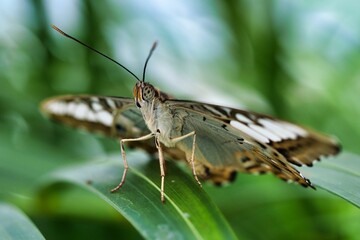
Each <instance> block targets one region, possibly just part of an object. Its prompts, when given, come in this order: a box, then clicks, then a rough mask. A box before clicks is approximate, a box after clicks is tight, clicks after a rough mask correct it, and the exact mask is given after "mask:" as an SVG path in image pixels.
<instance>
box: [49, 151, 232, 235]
mask: <svg viewBox="0 0 360 240" xmlns="http://www.w3.org/2000/svg"><path fill="white" fill-rule="evenodd" d="M128 162H129V164H130V170H129V172H128V174H127V177H126V183H125V184H124V185H123V187H122V188H121V189H120V190H119V191H118V192H116V193H110V189H112V188H113V187H114V186H116V185H117V184H118V183H119V181H120V178H121V175H122V171H123V167H122V164H121V163H122V161H121V157H120V155H116V159H114V161H98V162H92V163H86V164H84V165H80V166H77V167H72V168H68V169H64V170H60V171H57V172H55V173H53V174H51V175H50V176H49V177H48V178H47V179H45V181H44V183H45V188H44V189H43V193H45V195H46V192H47V191H46V190H47V189H49V188H51V186H52V185H53V184H57V183H64V182H65V183H70V184H74V185H78V186H80V187H82V188H84V189H87V190H89V191H91V192H93V193H95V194H96V195H98V196H99V197H100V198H102V199H103V200H105V201H106V202H107V203H108V204H110V205H111V206H112V207H114V208H115V209H116V210H117V211H118V212H119V213H121V214H122V215H123V216H124V217H125V218H127V219H128V220H129V221H130V222H131V223H132V224H133V226H134V227H135V228H136V229H137V230H138V231H139V233H140V234H141V235H142V236H144V237H145V238H146V239H236V236H235V234H234V233H233V231H232V230H231V228H230V227H229V225H228V223H227V222H226V221H225V220H224V217H223V216H222V214H221V213H220V211H219V210H218V208H217V207H216V206H215V204H214V203H213V202H212V201H211V200H210V198H209V197H208V195H207V194H206V193H205V192H204V191H203V190H202V189H201V188H200V186H199V185H198V184H197V183H196V181H195V180H194V179H193V177H192V176H190V175H187V174H185V173H184V172H183V171H182V170H181V169H180V168H179V167H176V166H175V165H174V163H173V162H166V169H167V175H166V177H165V194H166V202H165V204H163V203H162V202H161V201H160V189H159V183H160V174H159V171H160V170H159V163H158V161H157V160H154V161H150V162H149V161H146V160H145V157H144V156H141V155H138V154H137V155H134V154H129V156H128Z"/></svg>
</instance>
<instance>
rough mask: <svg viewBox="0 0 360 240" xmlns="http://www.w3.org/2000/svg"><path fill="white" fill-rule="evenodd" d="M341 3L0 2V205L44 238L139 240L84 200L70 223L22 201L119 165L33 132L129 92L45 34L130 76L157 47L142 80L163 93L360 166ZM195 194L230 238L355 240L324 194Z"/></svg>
mask: <svg viewBox="0 0 360 240" xmlns="http://www.w3.org/2000/svg"><path fill="white" fill-rule="evenodd" d="M344 3H345V2H343V1H339V0H337V1H335V0H332V1H326V2H325V1H317V2H309V1H307V2H294V1H290V0H276V1H275V0H274V1H265V0H264V1H250V0H241V1H234V0H230V1H206V2H205V1H201V2H194V1H189V0H186V1H182V2H176V3H175V2H166V1H149V2H146V3H144V2H143V1H139V0H135V1H130V0H129V1H101V2H96V1H84V2H81V1H69V0H67V1H59V0H58V1H46V2H45V1H35V0H33V1H21V0H17V1H10V0H5V1H1V3H0V84H1V85H0V86H1V91H0V111H1V116H0V133H1V135H0V156H1V159H0V200H2V201H7V202H12V203H14V204H16V205H17V206H19V207H21V208H22V209H23V210H24V211H25V212H26V213H27V214H29V216H30V217H31V218H32V220H33V221H34V223H35V224H36V225H37V226H38V228H39V229H40V231H41V232H42V233H43V234H44V236H45V237H46V238H51V239H56V238H58V239H63V238H65V237H67V238H70V239H71V238H73V239H75V238H77V239H78V238H79V237H80V236H81V237H84V236H92V237H96V236H99V238H100V237H103V238H106V237H107V238H110V237H114V236H115V235H114V234H117V235H116V236H119V237H120V236H126V234H130V235H128V236H133V238H139V235H138V233H137V232H136V231H135V230H134V229H133V228H132V227H131V225H129V224H128V223H127V222H126V220H124V219H123V218H122V217H120V216H118V215H116V214H115V212H114V210H112V209H109V207H108V206H105V204H104V203H103V202H101V201H99V200H97V199H95V196H89V194H87V193H84V192H76V193H74V194H72V195H71V198H69V199H71V201H74V202H76V201H79V202H80V203H81V206H82V208H81V209H77V210H78V211H76V207H73V208H70V209H69V208H66V207H64V212H62V208H61V207H62V205H61V204H60V203H59V202H58V201H57V200H56V199H54V200H53V201H52V202H51V204H54V205H55V206H56V209H58V211H57V212H48V211H45V210H44V209H43V208H42V207H41V205H39V204H37V203H36V201H35V200H34V199H36V191H35V190H36V186H37V185H36V183H37V182H38V180H39V178H40V177H41V176H44V175H45V174H46V173H49V172H51V171H52V170H55V169H58V168H59V167H62V166H65V165H71V164H73V163H75V162H74V161H75V160H74V159H77V160H78V162H84V161H86V160H88V159H94V158H95V157H98V156H107V155H108V153H110V152H114V151H117V152H119V149H118V145H117V143H116V141H113V140H111V139H105V138H102V137H99V136H94V135H91V134H87V133H83V132H79V131H74V130H73V129H68V128H66V127H63V126H58V125H56V124H53V123H51V122H50V121H48V120H47V119H44V118H43V117H42V116H41V114H40V113H39V110H38V104H39V102H40V101H41V100H42V99H44V98H45V97H49V96H54V95H60V94H77V93H88V94H99V95H116V96H131V89H132V87H133V84H134V82H135V81H134V79H132V78H131V76H129V74H127V73H126V72H125V71H123V70H122V69H119V67H118V66H116V65H114V64H112V63H111V62H109V61H108V60H106V59H104V58H101V57H99V56H98V55H96V54H94V53H93V52H90V51H89V50H87V49H84V48H83V47H81V46H79V45H78V44H76V43H74V42H72V41H69V40H67V39H65V38H63V37H62V36H60V35H59V34H58V33H56V32H55V31H53V30H52V29H51V28H50V25H51V24H55V25H57V26H59V27H60V28H62V29H63V30H65V31H66V32H68V33H70V34H71V35H73V36H76V37H77V38H79V39H81V40H82V41H84V42H86V43H89V44H90V45H92V46H94V47H95V48H97V49H99V50H101V51H102V52H105V53H106V54H108V55H110V56H112V57H113V58H115V59H116V60H118V61H120V62H121V63H123V64H124V65H125V66H127V67H129V68H130V69H131V70H132V71H134V73H135V74H137V75H140V73H141V71H142V65H143V62H144V60H145V57H146V55H147V53H148V50H149V48H150V46H151V44H152V42H153V41H154V40H159V43H160V45H159V47H158V49H157V51H156V52H155V54H154V56H153V58H152V59H151V61H150V65H149V67H148V73H147V79H148V80H149V81H151V82H152V83H153V84H154V85H155V86H159V87H160V88H161V89H162V90H164V91H166V92H169V93H171V94H173V95H175V96H177V97H179V98H180V97H182V98H187V99H195V100H202V101H208V102H209V101H211V102H212V103H218V104H225V105H229V106H234V107H238V108H239V107H245V108H249V109H252V110H255V111H259V112H265V113H269V114H273V115H276V116H278V117H281V118H284V119H287V120H291V121H294V122H297V123H300V124H303V125H306V126H309V127H312V128H315V129H318V130H320V131H323V132H327V133H329V134H332V135H335V136H337V137H338V138H339V139H340V141H341V142H342V144H343V146H344V149H345V150H347V151H350V152H354V153H356V154H359V153H360V150H359V148H358V139H360V138H359V137H360V125H359V124H358V119H359V116H360V102H359V92H360V79H359V78H360V72H359V71H360V70H359V69H360V68H359V67H358V66H359V63H360V51H359V48H360V41H359V40H360V30H359V28H358V25H359V22H360V17H359V15H358V13H357V11H358V9H359V3H358V2H356V1H352V0H346V4H344ZM119 157H120V154H119ZM130 164H131V163H130ZM206 191H207V192H208V193H210V195H211V196H212V198H213V199H214V201H215V202H216V203H217V204H218V206H219V207H220V209H221V210H222V211H223V213H224V214H225V216H226V218H227V219H228V221H229V223H230V224H231V225H232V227H233V229H234V231H235V232H236V233H237V234H238V235H239V236H245V237H247V238H250V239H279V238H292V239H304V238H310V239H315V238H316V239H344V238H346V239H356V238H357V229H358V223H359V221H360V215H359V211H358V209H357V208H356V207H354V206H352V205H350V204H349V203H347V202H345V201H343V200H341V199H339V198H336V197H334V196H332V195H330V194H327V193H325V192H322V191H316V192H315V191H309V190H306V189H302V188H299V187H298V186H294V185H286V184H283V183H281V182H279V181H277V180H276V179H274V178H273V177H272V176H264V177H263V176H262V177H254V176H247V175H241V176H239V178H238V180H237V181H236V183H235V184H233V185H231V186H229V187H226V188H222V189H219V188H214V187H210V186H209V187H206ZM224 196H226V198H225V197H224ZM65 197H66V196H65ZM69 201H70V200H69ZM71 201H70V202H71ZM79 202H78V203H77V204H75V203H74V206H78V205H79ZM69 205H71V204H69ZM98 210H103V212H101V211H98ZM114 215H116V216H115V217H114ZM119 226H120V227H119Z"/></svg>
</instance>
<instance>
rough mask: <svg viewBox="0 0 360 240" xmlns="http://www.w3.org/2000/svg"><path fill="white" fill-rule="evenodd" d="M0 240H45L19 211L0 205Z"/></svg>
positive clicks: (6, 205)
mask: <svg viewBox="0 0 360 240" xmlns="http://www.w3.org/2000/svg"><path fill="white" fill-rule="evenodd" d="M0 239H4V240H5V239H9V240H10V239H17V240H19V239H26V240H32V239H45V238H44V237H43V236H42V234H41V233H40V231H39V230H38V229H37V228H36V227H35V225H34V224H33V223H32V222H31V221H30V219H29V218H28V217H27V216H26V215H25V214H24V213H22V212H21V211H20V210H19V209H17V208H15V207H13V206H11V205H8V204H4V203H0Z"/></svg>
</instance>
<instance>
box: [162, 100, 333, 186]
mask: <svg viewBox="0 0 360 240" xmlns="http://www.w3.org/2000/svg"><path fill="white" fill-rule="evenodd" d="M168 104H169V106H170V107H172V108H174V109H182V111H186V112H187V117H185V118H184V122H183V125H184V126H183V133H182V134H186V133H187V132H190V131H194V130H195V132H196V134H197V144H196V147H197V149H198V150H197V152H196V154H197V159H195V160H196V161H197V164H198V165H199V166H198V170H199V172H201V173H202V175H203V177H205V178H209V179H210V180H212V181H214V182H218V183H221V182H223V181H226V180H231V179H233V176H234V175H235V171H241V172H250V173H264V172H272V173H274V174H275V175H276V176H278V177H279V178H281V179H284V180H291V181H295V182H298V183H300V184H301V185H303V186H310V185H311V184H310V181H309V180H307V179H306V178H304V177H303V176H302V175H301V174H300V173H299V171H298V170H296V169H295V168H294V167H293V166H292V165H291V164H289V163H292V164H295V165H298V166H301V165H303V164H306V165H308V166H311V164H312V162H313V161H315V160H318V159H319V158H320V157H321V156H326V155H335V154H336V153H338V151H339V145H338V143H337V142H336V141H335V140H334V139H332V138H330V137H327V136H325V135H322V134H319V133H316V132H314V131H310V130H307V129H305V128H302V127H300V126H297V125H294V124H292V123H289V122H286V121H282V120H278V119H275V118H272V117H269V116H267V115H264V114H258V113H254V112H247V111H243V110H238V109H233V108H226V107H221V106H217V105H211V104H204V103H198V102H191V101H178V100H169V101H168ZM191 129H192V130H191ZM182 144H183V146H180V145H181V144H179V148H182V149H183V151H185V152H190V150H191V141H189V140H186V141H184V142H183V143H182Z"/></svg>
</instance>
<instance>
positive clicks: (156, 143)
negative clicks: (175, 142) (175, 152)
mask: <svg viewBox="0 0 360 240" xmlns="http://www.w3.org/2000/svg"><path fill="white" fill-rule="evenodd" d="M155 145H156V147H157V149H158V151H159V163H160V176H161V187H160V195H161V196H160V197H161V202H163V203H164V202H165V197H164V192H165V168H164V165H165V160H164V155H163V151H162V148H161V143H160V141H159V139H158V138H155Z"/></svg>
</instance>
